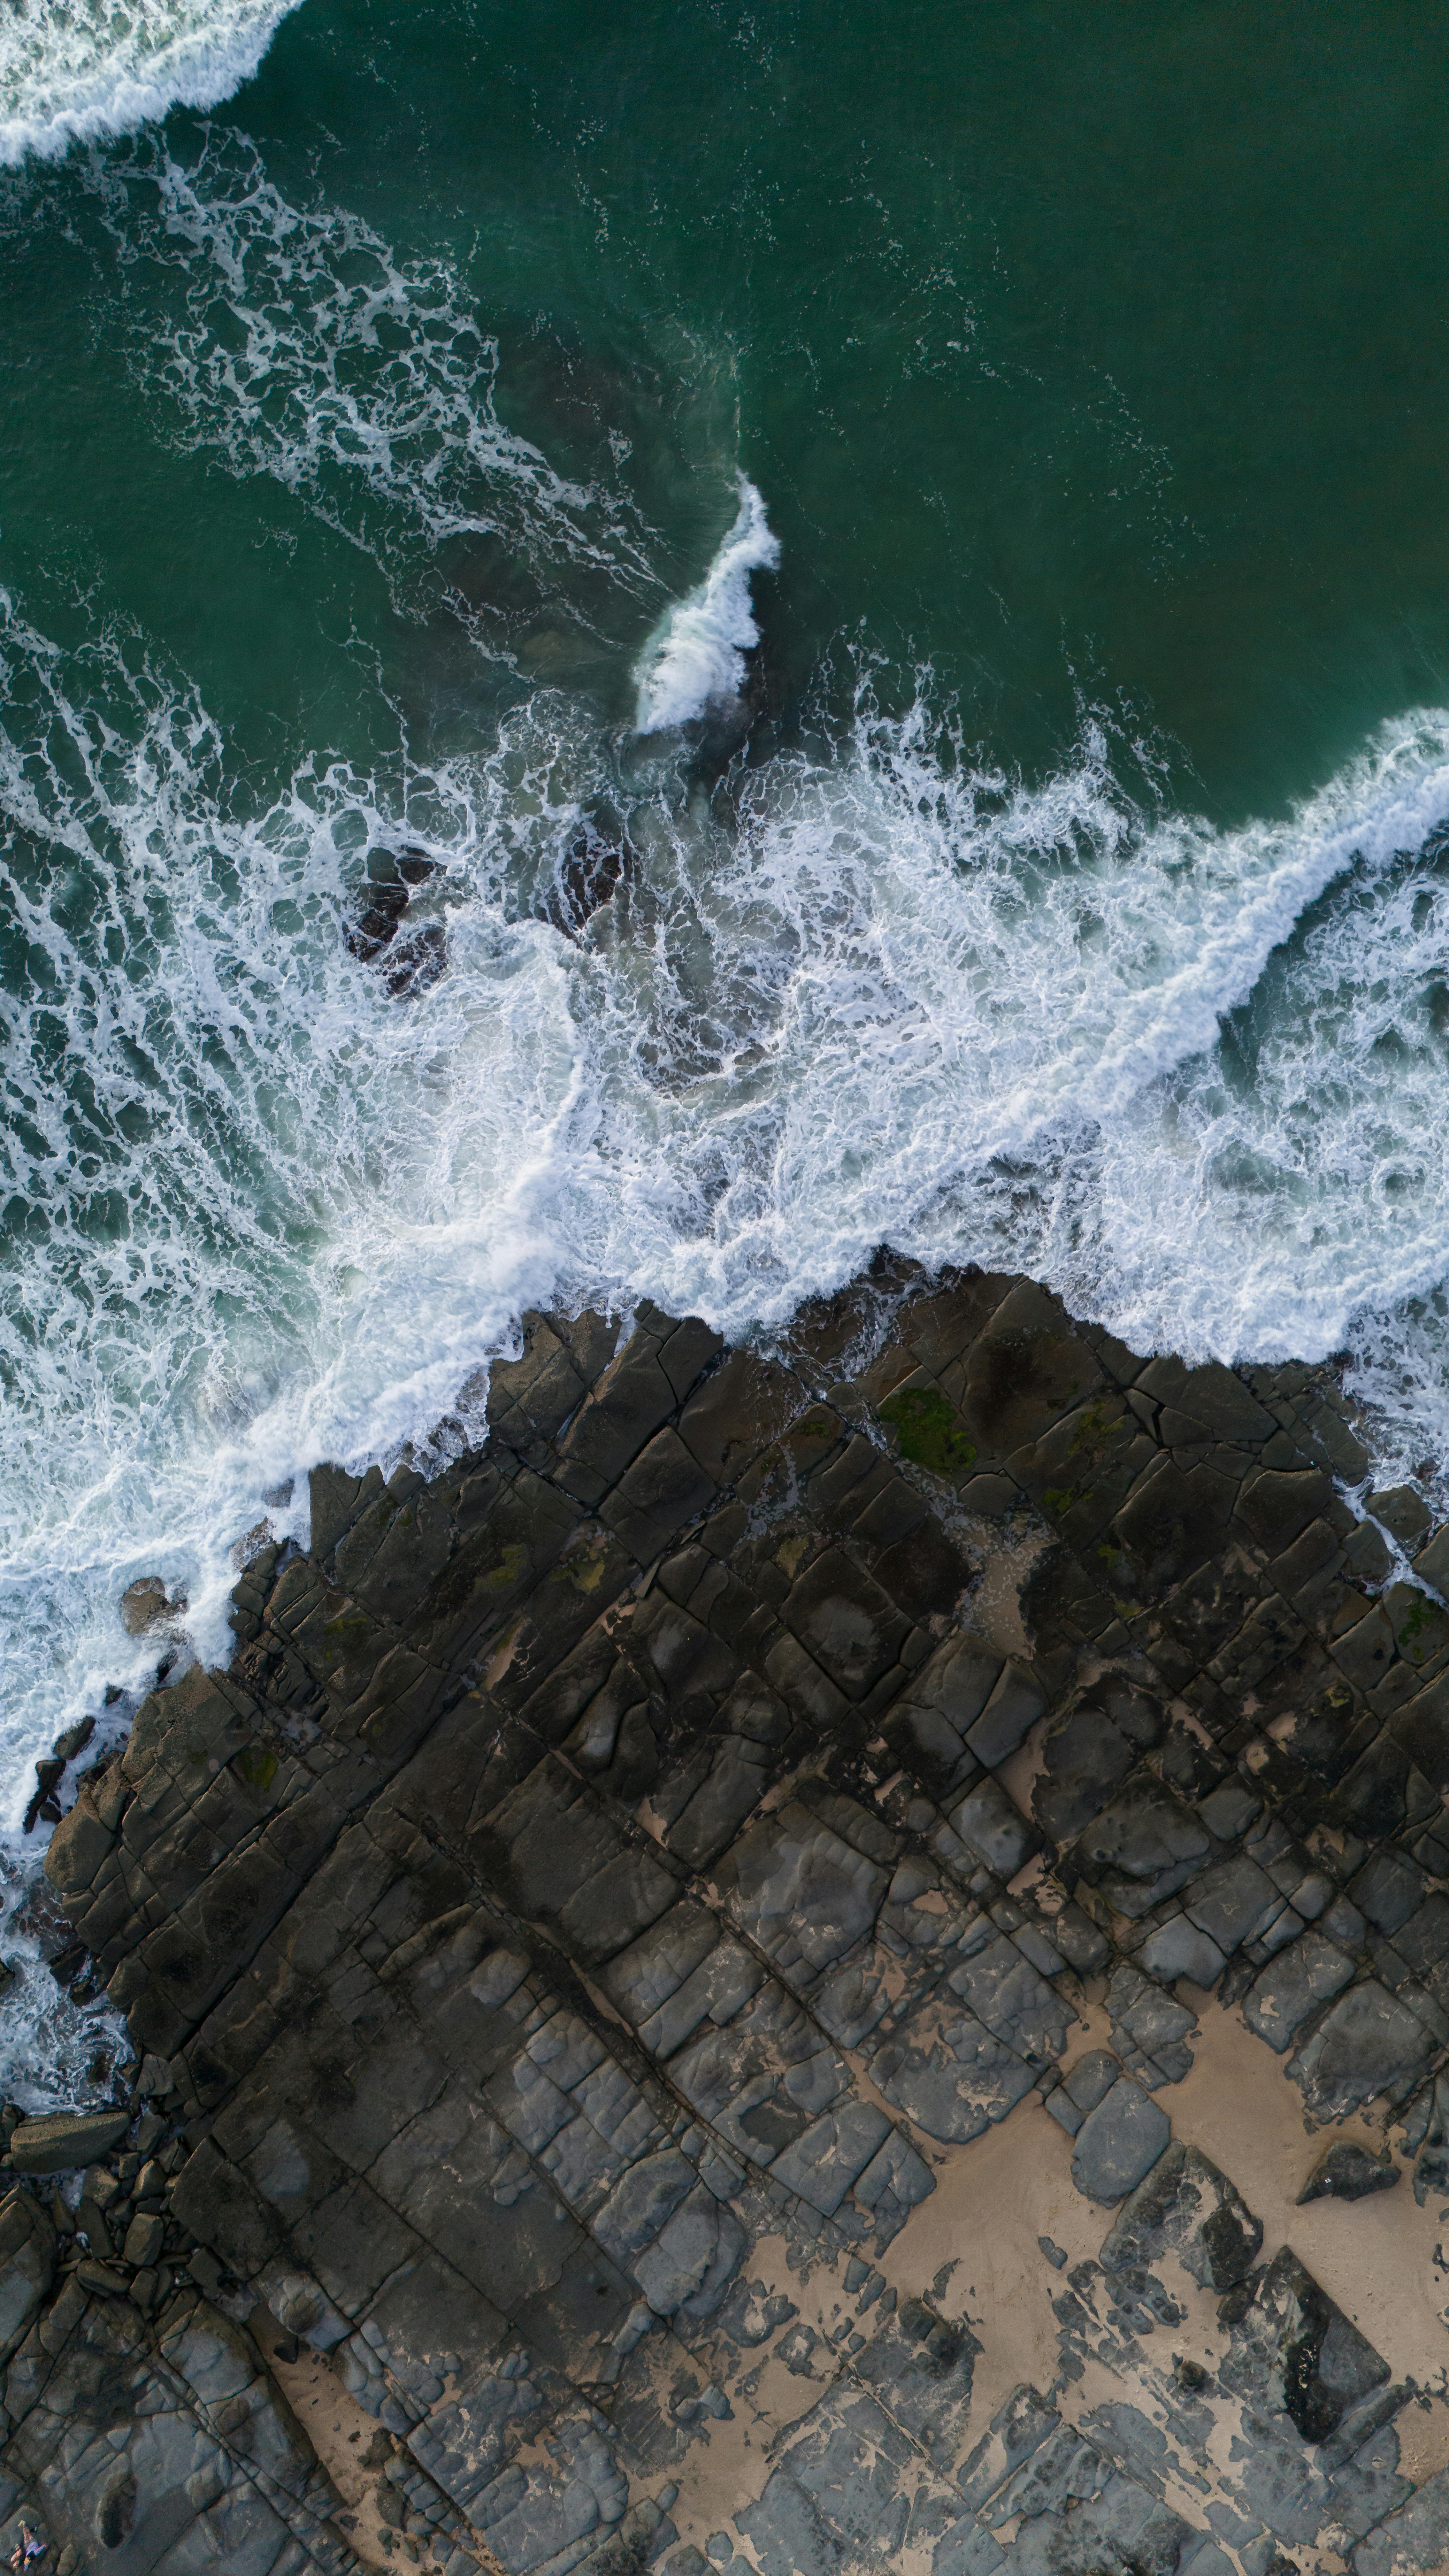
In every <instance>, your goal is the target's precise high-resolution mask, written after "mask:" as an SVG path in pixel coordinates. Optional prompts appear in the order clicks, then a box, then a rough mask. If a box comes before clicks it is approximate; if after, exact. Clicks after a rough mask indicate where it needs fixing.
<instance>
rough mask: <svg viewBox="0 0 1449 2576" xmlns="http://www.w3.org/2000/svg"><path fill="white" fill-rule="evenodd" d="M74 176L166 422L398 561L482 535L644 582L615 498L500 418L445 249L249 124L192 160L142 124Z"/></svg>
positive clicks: (527, 556)
mask: <svg viewBox="0 0 1449 2576" xmlns="http://www.w3.org/2000/svg"><path fill="white" fill-rule="evenodd" d="M86 184H87V185H89V186H90V187H91V188H92V189H93V190H94V191H95V193H96V195H97V198H98V201H99V203H100V206H101V208H102V211H103V215H104V219H105V220H106V222H107V223H108V225H109V228H110V230H111V232H112V234H113V236H114V239H115V241H116V243H117V245H118V248H119V249H120V252H121V255H122V257H123V258H124V260H125V262H126V263H127V266H128V267H131V268H134V267H137V266H140V267H142V268H143V269H144V272H145V274H146V276H147V279H148V285H149V288H150V291H149V293H148V294H147V295H146V296H145V297H144V298H137V299H134V304H133V310H134V313H135V317H136V319H135V326H134V333H135V336H134V342H133V365H134V369H135V373H136V377H137V381H138V386H139V389H140V392H141V394H142V396H143V398H144V400H145V401H146V404H147V409H148V415H149V417H150V420H151V424H152V427H153V430H154V431H155V433H156V435H157V436H158V437H160V438H162V439H166V438H168V437H170V438H171V439H173V440H174V442H175V443H176V444H177V445H178V446H180V447H183V448H187V449H203V450H208V451H210V452H212V453H214V454H215V455H217V456H218V457H220V458H221V459H222V460H223V461H224V462H225V464H226V465H227V467H228V468H229V469H230V471H231V472H232V473H233V474H234V475H236V477H237V478H238V480H247V479H250V478H251V477H253V476H258V475H265V476H267V477H269V478H270V479H272V480H273V481H275V482H277V483H279V484H281V485H282V486H283V487H284V488H285V489H286V490H287V491H289V492H292V493H295V494H297V495H298V497H299V498H300V499H301V500H303V501H304V502H305V503H306V505H307V506H308V507H309V508H310V509H312V510H314V511H315V512H316V513H317V514H318V516H319V517H321V518H322V519H324V520H325V521H327V523H328V524H329V525H331V526H334V527H336V528H338V529H340V530H341V531H342V532H343V533H344V534H345V535H346V536H348V537H349V538H350V539H351V540H352V541H353V542H354V543H355V544H358V545H360V546H362V547H364V548H365V549H366V550H367V551H368V552H369V553H371V554H372V555H373V556H374V557H375V558H376V559H377V560H378V562H379V563H381V564H382V565H383V567H384V569H386V570H387V571H388V572H389V573H390V574H393V575H399V574H401V575H403V576H405V577H406V576H407V575H408V574H410V573H413V572H415V571H416V569H417V566H418V563H419V562H420V561H421V560H426V559H429V558H431V557H434V556H435V555H436V554H437V551H438V549H439V548H441V547H444V546H446V545H447V544H448V542H449V541H450V540H456V539H468V538H478V537H488V538H500V539H502V540H503V541H504V543H505V545H506V547H507V549H508V553H509V558H510V560H511V561H513V562H515V563H531V564H534V565H539V564H543V565H546V566H551V567H555V568H556V567H557V565H558V564H559V563H560V562H564V563H567V564H569V565H571V566H573V567H581V566H587V567H590V568H592V569H593V570H595V571H596V572H598V573H600V574H602V575H604V576H605V577H606V578H607V580H608V582H609V583H610V584H611V585H613V586H615V587H617V588H618V589H619V590H620V591H621V593H623V594H625V595H628V594H630V593H637V594H638V595H640V596H642V597H646V598H649V599H651V600H652V599H653V598H654V597H655V596H656V595H657V592H658V588H659V584H658V579H657V576H656V575H655V574H654V572H653V571H652V568H651V564H650V559H649V552H648V545H647V532H646V531H645V530H644V529H643V528H642V526H641V524H640V522H639V518H638V513H637V511H636V510H635V509H634V508H633V507H632V505H631V504H630V503H629V502H628V500H627V499H626V498H625V497H624V496H622V495H621V494H620V493H619V492H617V491H616V490H614V489H612V488H606V487H604V486H601V485H597V484H590V483H585V482H579V481H577V480H574V479H573V478H571V477H569V476H568V475H565V474H560V473H558V472H556V471H555V469H554V467H553V466H552V465H551V464H550V463H549V461H548V459H547V457H546V456H544V455H543V453H542V452H541V450H540V449H539V448H538V447H537V446H535V445H534V444H533V443H532V441H531V440H529V439H527V438H525V437H523V436H522V435H521V434H520V433H518V432H517V431H515V430H512V429H510V428H509V427H508V426H507V425H506V423H505V422H504V421H502V420H501V419H500V417H499V414H498V410H497V407H496V401H495V393H496V382H497V373H498V348H497V343H496V341H495V340H494V339H493V338H492V336H491V334H490V333H489V332H488V331H487V329H486V328H485V326H484V325H483V324H482V323H481V322H480V320H479V317H478V314H477V311H476V308H475V306H474V303H473V300H472V298H471V297H470V296H469V295H468V293H467V291H466V289H465V287H464V284H463V282H462V280H461V279H460V277H459V276H458V274H457V272H456V270H455V268H454V267H453V266H452V264H451V263H450V262H449V260H448V259H446V258H445V257H439V258H408V257H405V256H403V255H402V254H400V253H399V252H398V251H397V250H396V249H395V248H394V247H393V246H392V245H391V244H390V243H389V242H388V241H386V240H385V239H384V238H383V236H382V235H381V234H380V233H378V232H377V231H376V230H375V229H374V228H373V226H371V225H370V224H368V223H366V222H365V221H364V220H363V218H362V217H361V216H359V215H355V214H353V213H351V212H350V211H349V210H348V209H347V208H345V207H338V206H335V205H333V204H331V203H330V202H329V201H327V200H326V199H323V200H321V201H319V202H317V203H314V204H307V203H299V202H297V201H296V200H295V199H293V198H291V197H288V196H287V195H285V194H284V193H283V192H282V191H281V190H280V189H279V188H277V187H276V185H275V184H274V183H273V181H272V180H270V179H269V178H268V177H267V175H266V172H265V169H264V167H263V164H262V160H261V156H260V155H259V153H258V151H257V149H256V147H255V145H254V144H252V143H251V142H250V141H249V140H248V139H247V137H245V136H244V135H238V134H234V133H218V134H212V135H209V136H208V137H207V139H206V142H205V144H204V146H203V148H202V149H201V150H200V152H199V153H198V154H197V155H196V156H195V157H194V158H193V159H192V160H190V161H188V162H187V163H185V164H184V165H183V163H181V162H180V161H178V160H176V159H175V158H174V157H173V156H172V155H171V154H170V153H169V152H168V151H167V150H166V149H165V147H164V145H159V144H157V143H156V142H155V141H154V140H153V139H151V138H147V139H145V140H143V141H142V142H140V143H138V144H137V145H136V146H135V147H133V149H132V150H131V151H130V152H129V153H126V154H122V155H114V156H112V157H111V158H110V159H109V160H108V161H107V163H106V164H105V165H104V166H103V167H101V168H98V169H97V170H95V171H94V172H91V173H88V174H86ZM555 587H556V585H555Z"/></svg>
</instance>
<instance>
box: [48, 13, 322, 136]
mask: <svg viewBox="0 0 1449 2576" xmlns="http://www.w3.org/2000/svg"><path fill="white" fill-rule="evenodd" d="M299 6H300V0H8V5H7V7H6V8H5V10H4V11H3V13H0V168H11V169H13V168H16V167H18V166H19V164H20V163H21V162H23V161H24V160H25V159H26V158H27V156H28V155H32V154H33V155H34V157H35V158H36V159H37V160H42V161H53V160H57V159H59V157H60V155H61V154H62V153H63V152H66V151H68V150H69V148H70V146H71V145H72V144H73V143H93V142H98V141H102V140H105V139H107V138H109V137H112V136H115V135H118V134H129V133H132V132H133V131H134V130H135V128H136V127H137V126H139V125H145V124H149V123H151V122H152V121H154V120H159V119H160V118H162V117H165V116H167V115H169V113H170V111H171V109H172V108H173V107H192V108H201V109H206V108H212V107H217V106H219V105H220V104H221V102H222V100H223V99H228V98H231V97H232V96H234V94H235V92H236V91H237V90H239V89H240V88H241V86H242V84H243V82H245V81H249V80H250V79H251V78H252V77H253V75H254V73H255V72H256V69H257V66H258V64H259V63H260V62H261V59H262V56H263V55H264V54H265V52H266V50H267V47H268V46H269V45H270V43H271V41H272V38H273V36H274V35H275V34H276V32H277V29H278V27H279V26H280V25H281V23H282V20H283V19H284V18H285V17H287V16H288V15H289V14H290V12H291V11H292V10H293V9H295V8H297V7H299Z"/></svg>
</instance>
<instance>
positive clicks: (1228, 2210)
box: [1101, 2138, 1263, 2291]
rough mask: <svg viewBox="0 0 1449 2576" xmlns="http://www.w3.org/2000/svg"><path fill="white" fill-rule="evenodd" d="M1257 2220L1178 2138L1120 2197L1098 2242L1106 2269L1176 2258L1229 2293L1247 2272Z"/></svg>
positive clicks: (1257, 2236)
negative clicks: (1124, 2197) (1170, 2256)
mask: <svg viewBox="0 0 1449 2576" xmlns="http://www.w3.org/2000/svg"><path fill="white" fill-rule="evenodd" d="M1262 2242H1263V2223H1262V2220H1261V2219H1258V2218H1255V2217H1254V2216H1253V2213H1252V2211H1251V2210H1250V2209H1249V2208H1248V2206H1247V2203H1246V2202H1245V2201H1244V2199H1243V2198H1242V2195H1241V2194H1240V2193H1239V2191H1238V2190H1237V2188H1236V2186H1235V2185H1234V2184H1233V2183H1231V2182H1229V2180H1228V2177H1227V2175H1226V2174H1225V2173H1222V2172H1220V2171H1219V2169H1218V2167H1217V2166H1216V2165H1215V2164H1214V2163H1213V2162H1212V2161H1211V2159H1210V2157H1208V2156H1205V2155H1204V2154H1203V2152H1202V2149H1201V2148H1200V2147H1190V2146H1184V2145H1183V2143H1182V2142H1181V2140H1180V2139H1176V2138H1175V2139H1174V2140H1173V2142H1172V2144H1171V2145H1170V2146H1169V2147H1168V2148H1167V2149H1166V2150H1165V2152H1164V2153H1163V2154H1162V2155H1161V2156H1159V2158H1158V2160H1157V2162H1156V2164H1155V2165H1154V2166H1153V2167H1152V2169H1151V2171H1150V2173H1149V2174H1148V2175H1147V2178H1146V2180H1145V2181H1144V2182H1141V2183H1139V2184H1138V2186H1137V2189H1136V2190H1135V2191H1134V2192H1133V2193H1132V2195H1131V2197H1130V2199H1128V2200H1126V2201H1124V2203H1123V2205H1122V2207H1121V2209H1120V2210H1119V2211H1118V2213H1117V2216H1116V2218H1115V2219H1114V2220H1113V2222H1112V2225H1111V2227H1110V2229H1109V2230H1108V2232H1107V2235H1106V2236H1105V2237H1104V2239H1103V2241H1102V2254H1101V2262H1102V2269H1103V2271H1104V2272H1120V2271H1123V2270H1125V2269H1127V2268H1128V2266H1130V2265H1133V2264H1145V2263H1155V2262H1157V2261H1159V2260H1160V2258H1161V2256H1162V2255H1164V2254H1166V2253H1173V2254H1175V2255H1176V2256H1177V2258H1178V2260H1179V2262H1180V2263H1181V2264H1182V2266H1183V2268H1184V2270H1185V2271H1187V2272H1189V2273H1190V2274H1191V2276H1192V2278H1193V2279H1194V2280H1195V2281H1196V2282H1197V2283H1198V2284H1199V2286H1200V2288H1202V2289H1204V2290H1218V2291H1223V2290H1228V2289H1231V2288H1232V2286H1233V2284H1234V2282H1236V2281H1241V2280H1242V2279H1244V2278H1245V2276H1246V2274H1247V2273H1248V2272H1249V2271H1250V2270H1251V2269H1252V2266H1253V2263H1254V2261H1255V2259H1256V2257H1257V2254H1258V2250H1259V2247H1260V2246H1261V2245H1262Z"/></svg>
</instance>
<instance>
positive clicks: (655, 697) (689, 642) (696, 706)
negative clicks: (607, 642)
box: [634, 474, 780, 733]
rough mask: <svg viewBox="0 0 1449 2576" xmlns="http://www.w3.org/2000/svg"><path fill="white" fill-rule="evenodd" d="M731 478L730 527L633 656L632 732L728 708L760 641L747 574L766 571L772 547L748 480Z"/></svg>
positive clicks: (776, 551)
mask: <svg viewBox="0 0 1449 2576" xmlns="http://www.w3.org/2000/svg"><path fill="white" fill-rule="evenodd" d="M738 480H739V494H740V506H739V511H738V513H737V515H736V518H735V523H734V526H733V527H732V528H731V530H730V532H729V535H728V536H727V537H726V538H725V539H724V541H723V543H722V544H721V546H720V549H719V552H718V553H717V554H716V556H715V559H714V561H713V563H712V564H711V565H710V568H709V570H708V572H707V573H706V574H705V577H704V579H703V581H702V582H701V583H700V584H699V587H698V589H697V590H692V591H691V592H690V593H689V596H688V598H687V599H681V600H678V601H676V603H675V605H674V606H673V607H672V608H671V609H669V610H668V612H667V613H666V615H665V617H664V618H663V620H662V621H661V623H660V624H659V626H658V627H657V628H656V629H655V632H654V633H653V635H651V637H650V639H649V641H648V643H647V644H646V646H645V648H644V652H643V654H642V656H641V658H640V663H639V668H638V671H637V673H636V677H637V680H638V684H639V699H638V706H637V710H636V713H635V718H634V724H635V730H636V731H637V732H639V733H664V732H670V731H673V730H674V729H675V728H676V727H678V726H680V725H686V724H690V723H692V722H693V720H694V718H695V717H697V716H702V715H703V714H704V712H705V710H706V708H708V707H718V706H726V705H728V704H729V702H730V701H731V700H732V699H734V698H737V697H738V696H739V693H740V689H741V687H742V686H743V683H744V677H745V656H746V654H747V653H749V652H750V651H752V650H753V648H754V646H755V645H756V644H758V642H759V640H760V630H759V627H758V626H757V625H756V623H755V615H754V609H753V607H752V605H751V601H750V575H751V574H752V573H756V572H773V571H774V569H775V566H776V565H777V564H778V563H779V560H780V547H779V541H778V539H777V538H775V537H773V536H772V535H771V533H770V525H769V521H768V520H767V518H766V516H765V504H764V502H763V501H762V500H761V498H760V495H759V493H758V492H757V491H756V489H755V487H754V485H753V483H751V482H748V481H747V480H746V478H745V476H744V475H743V474H741V475H740V476H739V478H738Z"/></svg>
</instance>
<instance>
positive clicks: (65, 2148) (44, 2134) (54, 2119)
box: [10, 2111, 131, 2174]
mask: <svg viewBox="0 0 1449 2576" xmlns="http://www.w3.org/2000/svg"><path fill="white" fill-rule="evenodd" d="M130 2125H131V2114H130V2112H129V2111H52V2112H48V2113H47V2114H46V2116H45V2118H44V2119H40V2120H22V2121H21V2123H20V2125H19V2127H18V2128H17V2129H16V2130H15V2132H14V2134H13V2136H12V2137H11V2140H10V2157H11V2162H12V2163H13V2165H14V2167H15V2170H16V2172H17V2173H22V2174H50V2173H73V2172H74V2171H75V2170H76V2169H77V2168H78V2167H79V2166H81V2165H89V2164H94V2163H95V2162H96V2160H97V2158H98V2157H100V2156H103V2155H105V2154H106V2152H107V2150H108V2149H109V2148H111V2147H114V2146H117V2145H118V2144H119V2143H120V2141H121V2139H122V2138H123V2137H124V2136H125V2134H126V2131H127V2129H128V2128H129V2127H130Z"/></svg>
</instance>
